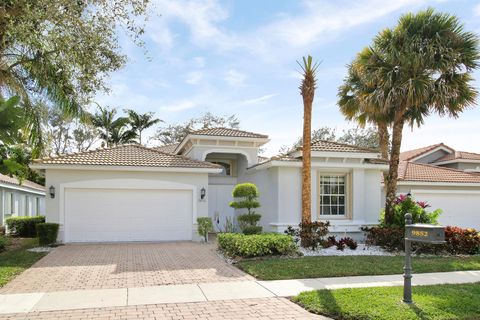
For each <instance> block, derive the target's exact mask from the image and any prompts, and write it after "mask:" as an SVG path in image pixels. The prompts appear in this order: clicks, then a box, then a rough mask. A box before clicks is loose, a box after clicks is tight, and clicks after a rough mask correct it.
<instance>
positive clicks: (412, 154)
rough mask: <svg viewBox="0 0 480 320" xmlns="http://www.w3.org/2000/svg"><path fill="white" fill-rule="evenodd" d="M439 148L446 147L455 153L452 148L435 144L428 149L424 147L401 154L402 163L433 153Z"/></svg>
mask: <svg viewBox="0 0 480 320" xmlns="http://www.w3.org/2000/svg"><path fill="white" fill-rule="evenodd" d="M438 147H444V148H446V149H448V150H451V151H452V152H454V150H453V149H452V148H450V147H449V146H447V145H445V144H443V143H437V144H433V145H431V146H427V147H423V148H418V149H413V150H408V151H405V152H402V153H400V161H408V160H412V159H415V158H417V157H419V156H421V155H422V154H425V153H427V152H429V151H432V150H434V149H436V148H438Z"/></svg>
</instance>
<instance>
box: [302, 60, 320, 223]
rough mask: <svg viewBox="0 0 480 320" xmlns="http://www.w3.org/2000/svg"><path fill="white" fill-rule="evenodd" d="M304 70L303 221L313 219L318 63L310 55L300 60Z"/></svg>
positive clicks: (306, 221)
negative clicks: (313, 113) (314, 112)
mask: <svg viewBox="0 0 480 320" xmlns="http://www.w3.org/2000/svg"><path fill="white" fill-rule="evenodd" d="M297 63H298V64H299V65H300V68H301V70H302V76H303V79H302V83H301V85H300V87H299V89H300V94H301V95H302V98H303V142H302V143H303V147H302V222H303V223H308V222H311V221H312V190H311V187H312V172H311V167H312V165H311V153H312V152H311V140H312V104H313V98H314V96H315V89H316V86H317V84H316V83H317V79H316V72H317V68H318V65H319V64H318V63H317V62H314V61H313V58H312V57H311V56H310V55H309V56H308V57H303V61H302V63H300V62H298V61H297Z"/></svg>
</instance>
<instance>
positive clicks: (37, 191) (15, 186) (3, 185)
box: [0, 183, 45, 196]
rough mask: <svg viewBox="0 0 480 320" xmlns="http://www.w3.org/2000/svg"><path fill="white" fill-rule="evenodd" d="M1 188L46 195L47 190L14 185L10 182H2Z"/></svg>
mask: <svg viewBox="0 0 480 320" xmlns="http://www.w3.org/2000/svg"><path fill="white" fill-rule="evenodd" d="M0 188H5V189H12V190H19V191H23V192H28V193H34V194H38V195H42V196H45V191H40V190H36V189H30V188H29V187H23V186H17V185H12V184H8V183H0Z"/></svg>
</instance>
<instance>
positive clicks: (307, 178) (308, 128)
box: [302, 97, 313, 223]
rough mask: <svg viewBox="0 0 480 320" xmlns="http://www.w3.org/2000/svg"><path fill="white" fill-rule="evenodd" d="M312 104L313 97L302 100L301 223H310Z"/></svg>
mask: <svg viewBox="0 0 480 320" xmlns="http://www.w3.org/2000/svg"><path fill="white" fill-rule="evenodd" d="M312 102H313V97H304V98H303V106H304V107H303V148H302V162H303V165H302V222H304V223H305V222H307V223H308V222H311V221H312V190H311V186H312V172H311V167H312V164H311V140H312Z"/></svg>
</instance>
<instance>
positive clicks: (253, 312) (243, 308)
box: [0, 298, 327, 320]
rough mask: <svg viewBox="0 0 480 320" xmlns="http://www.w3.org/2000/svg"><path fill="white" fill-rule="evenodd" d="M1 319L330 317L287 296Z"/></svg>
mask: <svg viewBox="0 0 480 320" xmlns="http://www.w3.org/2000/svg"><path fill="white" fill-rule="evenodd" d="M0 319H1V320H24V319H31V320H47V319H62V320H63V319H65V320H87V319H89V320H90V319H91V320H100V319H102V320H107V319H110V320H114V319H115V320H116V319H135V320H140V319H142V320H146V319H157V320H176V319H208V320H220V319H225V320H233V319H236V320H238V319H241V320H253V319H272V320H273V319H275V320H293V319H296V320H301V319H305V320H307V319H312V320H314V319H316V320H321V319H327V318H325V317H322V316H317V315H314V314H311V313H309V312H308V311H306V310H304V309H302V308H301V307H299V306H298V305H296V304H294V303H293V302H291V301H289V300H288V299H285V298H259V299H241V300H234V301H233V300H223V301H208V302H195V303H170V304H151V305H139V306H127V307H108V308H91V309H77V310H68V311H45V312H33V313H28V314H10V315H1V314H0Z"/></svg>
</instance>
